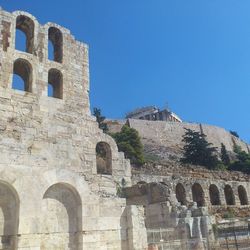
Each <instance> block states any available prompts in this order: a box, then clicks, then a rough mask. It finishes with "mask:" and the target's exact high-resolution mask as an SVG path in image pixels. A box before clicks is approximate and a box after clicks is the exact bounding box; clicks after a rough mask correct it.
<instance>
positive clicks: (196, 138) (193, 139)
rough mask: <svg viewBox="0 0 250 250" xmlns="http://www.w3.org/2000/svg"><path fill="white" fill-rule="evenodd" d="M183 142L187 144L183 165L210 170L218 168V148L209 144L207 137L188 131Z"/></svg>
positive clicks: (182, 160) (184, 148)
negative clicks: (203, 167) (197, 166)
mask: <svg viewBox="0 0 250 250" xmlns="http://www.w3.org/2000/svg"><path fill="white" fill-rule="evenodd" d="M185 130H186V132H185V134H184V136H183V139H182V141H183V142H184V143H185V145H184V147H183V150H184V153H183V158H182V159H181V162H182V163H189V164H193V165H201V166H205V167H207V168H209V169H214V168H216V166H217V164H218V158H217V156H216V151H217V150H216V149H217V148H216V147H212V144H211V143H209V142H207V140H206V135H205V134H203V133H200V132H196V131H194V130H191V129H186V128H185Z"/></svg>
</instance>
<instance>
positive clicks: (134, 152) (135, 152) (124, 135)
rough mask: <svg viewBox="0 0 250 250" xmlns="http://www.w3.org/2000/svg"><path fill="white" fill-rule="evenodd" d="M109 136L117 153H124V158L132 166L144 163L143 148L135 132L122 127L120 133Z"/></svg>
mask: <svg viewBox="0 0 250 250" xmlns="http://www.w3.org/2000/svg"><path fill="white" fill-rule="evenodd" d="M111 136H112V137H113V138H114V139H115V141H116V143H117V146H118V149H119V151H122V152H124V154H125V157H126V158H128V159H130V161H131V163H132V164H135V165H139V166H141V165H142V164H143V163H144V162H145V160H144V155H143V146H142V143H141V139H140V136H139V133H138V131H137V130H135V129H133V128H130V127H129V126H128V125H124V126H123V127H122V130H121V131H120V132H117V133H114V134H111Z"/></svg>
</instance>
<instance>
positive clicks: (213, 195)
mask: <svg viewBox="0 0 250 250" xmlns="http://www.w3.org/2000/svg"><path fill="white" fill-rule="evenodd" d="M209 196H210V202H211V204H212V205H213V206H218V205H221V202H220V193H219V189H218V188H217V186H216V185H214V184H211V185H210V187H209Z"/></svg>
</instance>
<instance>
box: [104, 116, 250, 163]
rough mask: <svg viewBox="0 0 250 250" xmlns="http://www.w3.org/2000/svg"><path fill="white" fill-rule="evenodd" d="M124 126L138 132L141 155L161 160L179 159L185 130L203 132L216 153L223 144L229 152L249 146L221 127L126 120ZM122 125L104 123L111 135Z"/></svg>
mask: <svg viewBox="0 0 250 250" xmlns="http://www.w3.org/2000/svg"><path fill="white" fill-rule="evenodd" d="M127 123H128V124H129V126H130V127H131V128H134V129H136V130H137V131H138V132H139V134H140V136H141V139H142V143H143V145H144V149H145V153H146V154H149V155H154V156H158V157H160V158H161V159H164V160H171V159H176V158H180V157H181V154H182V148H183V145H184V143H183V142H182V136H183V135H184V134H185V128H187V129H192V130H195V131H201V132H203V133H204V134H205V135H206V136H207V140H208V142H210V143H212V144H213V145H214V146H215V147H218V150H220V148H221V143H223V144H224V145H225V146H226V149H227V150H228V151H229V152H233V148H234V144H237V145H239V146H240V147H241V148H242V149H243V150H244V151H246V152H250V146H249V145H248V144H247V143H245V142H244V141H242V140H241V139H239V138H237V137H235V136H233V135H232V134H231V133H230V132H228V131H226V130H225V129H224V128H220V127H217V126H211V125H206V124H198V123H184V122H183V123H176V122H165V121H145V120H139V119H128V121H127ZM124 124H125V123H124V121H121V122H120V121H112V122H111V121H109V122H108V126H109V129H110V131H111V132H117V131H118V130H119V129H121V127H122V126H123V125H124Z"/></svg>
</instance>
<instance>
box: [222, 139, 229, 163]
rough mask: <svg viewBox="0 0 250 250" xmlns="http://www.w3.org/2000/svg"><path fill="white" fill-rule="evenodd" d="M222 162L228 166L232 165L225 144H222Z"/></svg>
mask: <svg viewBox="0 0 250 250" xmlns="http://www.w3.org/2000/svg"><path fill="white" fill-rule="evenodd" d="M220 152H221V153H220V154H221V161H222V163H223V164H224V165H226V166H228V165H229V164H230V158H229V155H228V152H227V150H226V147H225V145H224V144H223V143H221V151H220Z"/></svg>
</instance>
